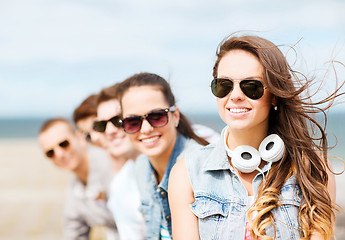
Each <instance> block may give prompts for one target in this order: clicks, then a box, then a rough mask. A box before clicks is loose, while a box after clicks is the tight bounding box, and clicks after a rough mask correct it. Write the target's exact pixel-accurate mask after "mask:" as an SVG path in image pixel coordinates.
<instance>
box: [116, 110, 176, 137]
mask: <svg viewBox="0 0 345 240" xmlns="http://www.w3.org/2000/svg"><path fill="white" fill-rule="evenodd" d="M174 111H175V106H171V107H169V108H166V109H160V110H153V111H152V112H149V113H147V114H145V115H142V116H131V117H127V118H124V119H122V120H121V123H122V127H123V130H125V132H126V133H136V132H138V131H139V130H140V129H141V125H142V123H143V120H144V119H146V121H148V123H149V124H150V125H151V126H152V127H155V128H158V127H163V126H165V125H167V123H168V120H169V119H168V112H174Z"/></svg>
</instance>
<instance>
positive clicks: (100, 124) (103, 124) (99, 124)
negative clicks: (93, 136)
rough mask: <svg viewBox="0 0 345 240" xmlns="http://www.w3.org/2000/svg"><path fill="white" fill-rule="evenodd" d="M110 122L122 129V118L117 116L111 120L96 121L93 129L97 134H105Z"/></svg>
mask: <svg viewBox="0 0 345 240" xmlns="http://www.w3.org/2000/svg"><path fill="white" fill-rule="evenodd" d="M108 122H111V123H112V124H114V126H115V127H117V128H120V127H121V117H120V116H119V115H116V116H115V117H112V118H110V119H108V120H103V121H95V122H94V123H93V126H92V128H93V130H95V131H96V132H105V129H106V128H107V124H108Z"/></svg>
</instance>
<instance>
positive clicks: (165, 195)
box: [161, 190, 167, 198]
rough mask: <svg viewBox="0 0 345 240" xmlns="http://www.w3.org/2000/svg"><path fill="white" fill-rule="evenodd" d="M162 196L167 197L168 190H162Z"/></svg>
mask: <svg viewBox="0 0 345 240" xmlns="http://www.w3.org/2000/svg"><path fill="white" fill-rule="evenodd" d="M161 197H162V198H166V197H167V192H166V191H163V190H162V191H161Z"/></svg>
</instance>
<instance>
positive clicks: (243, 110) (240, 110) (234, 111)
mask: <svg viewBox="0 0 345 240" xmlns="http://www.w3.org/2000/svg"><path fill="white" fill-rule="evenodd" d="M228 110H229V111H230V112H231V113H245V112H249V111H250V109H249V108H229V109H228Z"/></svg>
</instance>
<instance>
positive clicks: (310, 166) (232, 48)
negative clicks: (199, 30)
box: [169, 36, 339, 240]
mask: <svg viewBox="0 0 345 240" xmlns="http://www.w3.org/2000/svg"><path fill="white" fill-rule="evenodd" d="M213 77H214V79H213V80H212V82H211V90H212V93H213V94H214V95H215V96H216V97H217V106H218V113H219V115H220V117H221V118H222V120H223V121H224V122H225V123H226V124H227V126H226V127H225V128H224V130H223V131H222V137H221V140H220V141H219V142H218V143H217V144H216V145H209V146H206V147H203V148H200V149H199V150H196V151H194V152H192V153H188V154H186V155H185V157H184V158H183V159H181V160H180V161H179V162H178V163H177V164H176V165H175V167H174V168H173V169H172V172H171V176H170V181H169V202H170V206H171V211H172V227H173V237H174V239H175V240H180V239H199V238H200V239H273V238H274V239H300V238H303V239H330V238H331V237H332V236H333V234H334V232H333V227H334V223H335V213H334V211H335V208H336V207H335V202H334V199H335V183H334V176H333V175H331V173H330V170H329V166H328V161H327V139H326V135H325V132H324V130H323V128H322V127H321V126H320V125H319V124H318V123H317V122H316V121H315V120H314V119H313V118H312V117H310V116H309V115H308V113H317V112H318V111H319V109H318V108H317V106H315V104H314V105H313V103H310V102H309V100H310V99H308V98H307V99H303V98H302V97H301V96H300V94H301V93H302V92H303V93H304V90H306V89H307V87H308V84H309V83H310V82H309V80H307V79H306V80H307V81H306V83H305V84H302V87H301V88H296V86H297V84H295V83H296V82H294V81H299V79H298V76H297V74H296V72H294V71H293V70H291V68H290V67H289V65H288V63H287V61H286V59H285V57H284V56H283V54H282V53H281V51H280V50H279V49H278V48H277V47H276V46H275V45H274V44H273V43H271V42H270V41H268V40H266V39H263V38H260V37H256V36H239V37H230V38H228V39H225V40H224V41H223V42H222V43H221V44H220V46H219V49H218V52H217V60H216V62H215V65H214V68H213ZM338 90H339V89H337V90H336V91H335V93H334V94H333V95H331V96H330V98H329V99H328V100H326V101H325V102H326V103H327V101H330V102H331V101H332V100H334V98H335V96H336V95H337V91H338ZM316 105H317V104H316ZM329 106H330V105H329ZM329 106H327V107H329ZM327 107H326V108H327ZM321 111H322V110H321ZM309 126H313V127H315V128H316V129H318V130H319V131H318V132H319V133H320V135H321V141H320V144H318V143H317V141H315V140H316V138H315V136H314V135H313V134H312V132H310V131H309V130H308V129H310V128H309Z"/></svg>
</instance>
